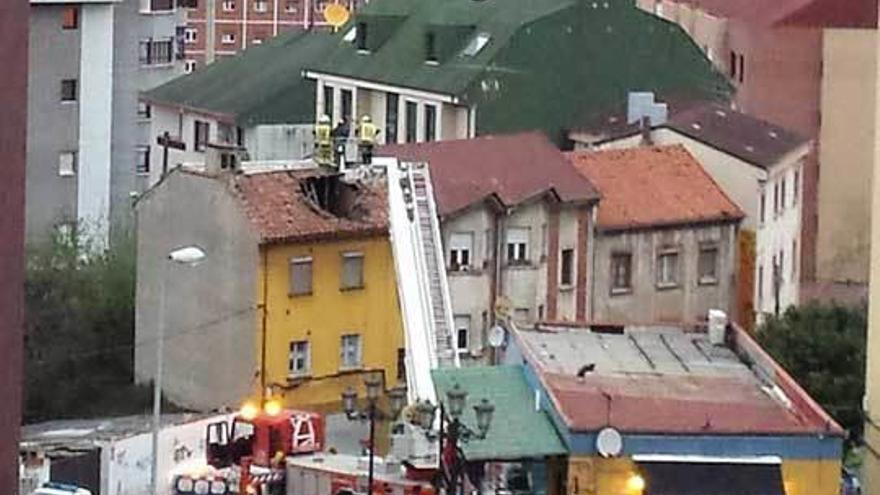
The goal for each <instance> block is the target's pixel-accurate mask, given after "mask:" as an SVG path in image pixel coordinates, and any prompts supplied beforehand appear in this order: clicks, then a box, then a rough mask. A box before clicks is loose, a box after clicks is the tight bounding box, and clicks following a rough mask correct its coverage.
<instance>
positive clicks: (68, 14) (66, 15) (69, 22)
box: [61, 5, 79, 29]
mask: <svg viewBox="0 0 880 495" xmlns="http://www.w3.org/2000/svg"><path fill="white" fill-rule="evenodd" d="M78 27H79V6H78V5H68V6H66V7H64V10H62V11H61V29H77V28H78Z"/></svg>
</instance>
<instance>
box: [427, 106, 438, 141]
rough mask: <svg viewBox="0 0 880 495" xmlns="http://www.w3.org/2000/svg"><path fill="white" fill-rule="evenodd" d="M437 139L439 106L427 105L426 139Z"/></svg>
mask: <svg viewBox="0 0 880 495" xmlns="http://www.w3.org/2000/svg"><path fill="white" fill-rule="evenodd" d="M436 140H437V107H436V106H434V105H425V141H436Z"/></svg>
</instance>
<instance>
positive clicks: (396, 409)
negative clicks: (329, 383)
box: [342, 375, 406, 495]
mask: <svg viewBox="0 0 880 495" xmlns="http://www.w3.org/2000/svg"><path fill="white" fill-rule="evenodd" d="M364 388H365V389H366V391H367V408H366V410H364V411H359V410H358V409H357V392H356V391H355V390H354V389H353V388H351V387H348V388H347V389H345V391H344V392H342V407H343V409H344V410H345V417H346V418H348V419H350V420H353V421H363V420H367V421H369V422H370V441H369V449H370V451H369V456H370V457H369V459H370V460H369V470H368V471H367V495H372V493H373V456H374V455H375V439H376V421H377V420H378V421H394V420H396V419H397V417H398V416H400V412H401V411H402V410H403V407H404V406H405V405H406V387H404V386H402V385H399V386H397V387H394V388H392V389H391V390H389V391H388V392H387V393H386V395H387V396H388V405H389V411H388V412H385V411H383V410H381V409H379V407H378V402H379V399H380V397H381V395H382V379H381V378H380V377H378V376H376V375H371V376H368V377H367V378H365V379H364Z"/></svg>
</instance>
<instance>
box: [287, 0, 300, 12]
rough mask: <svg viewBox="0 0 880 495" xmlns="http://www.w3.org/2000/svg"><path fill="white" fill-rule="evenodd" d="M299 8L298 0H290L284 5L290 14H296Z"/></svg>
mask: <svg viewBox="0 0 880 495" xmlns="http://www.w3.org/2000/svg"><path fill="white" fill-rule="evenodd" d="M298 10H299V9H298V8H297V6H296V2H291V1H288V2H287V3H286V4H285V5H284V11H285V12H287V13H288V14H295V13H296V12H297V11H298Z"/></svg>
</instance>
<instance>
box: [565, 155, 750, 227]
mask: <svg viewBox="0 0 880 495" xmlns="http://www.w3.org/2000/svg"><path fill="white" fill-rule="evenodd" d="M567 156H568V159H569V160H570V161H571V162H572V163H573V164H574V166H575V168H577V170H578V171H580V172H581V173H582V174H583V175H584V177H586V178H588V179H589V180H590V181H591V182H592V183H593V184H595V185H596V187H598V188H599V191H600V192H601V193H602V201H601V202H600V203H599V220H598V226H599V227H600V228H603V229H608V230H619V229H634V228H645V227H647V228H650V227H659V226H668V225H679V224H693V223H703V222H715V221H725V222H728V221H737V220H740V219H741V218H743V216H744V214H743V212H742V210H741V209H740V208H739V207H738V206H737V205H736V204H734V202H733V201H731V200H730V198H728V197H727V195H726V194H725V193H724V192H723V191H722V190H721V187H720V186H718V184H717V183H715V181H714V180H713V179H712V178H711V177H710V176H709V174H708V173H706V171H705V170H703V167H702V166H701V165H700V164H699V162H697V160H696V159H695V158H694V157H693V156H691V154H690V153H688V152H687V150H686V149H685V148H684V147H683V146H681V145H675V146H658V147H647V148H633V149H626V150H609V151H576V152H572V153H568V154H567Z"/></svg>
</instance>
